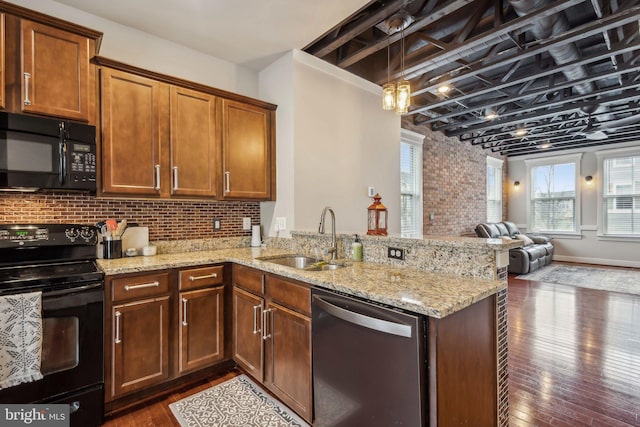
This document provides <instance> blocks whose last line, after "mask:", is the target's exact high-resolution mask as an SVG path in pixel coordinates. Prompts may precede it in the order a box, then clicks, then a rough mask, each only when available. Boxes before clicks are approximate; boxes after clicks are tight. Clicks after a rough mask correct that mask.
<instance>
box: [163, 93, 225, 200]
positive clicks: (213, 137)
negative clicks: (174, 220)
mask: <svg viewBox="0 0 640 427" xmlns="http://www.w3.org/2000/svg"><path fill="white" fill-rule="evenodd" d="M170 117H171V132H170V134H171V137H170V147H171V148H170V152H171V155H170V157H171V194H172V195H185V196H204V197H215V196H216V192H217V189H216V185H217V179H216V175H217V166H218V159H217V157H218V153H217V151H218V144H217V134H216V132H217V124H216V97H215V96H213V95H209V94H206V93H202V92H197V91H194V90H189V89H185V88H181V87H177V86H172V87H171V112H170Z"/></svg>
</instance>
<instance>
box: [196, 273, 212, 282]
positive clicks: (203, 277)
mask: <svg viewBox="0 0 640 427" xmlns="http://www.w3.org/2000/svg"><path fill="white" fill-rule="evenodd" d="M216 277H218V273H211V274H206V275H204V276H189V280H190V281H191V282H195V281H196V280H202V279H215V278H216Z"/></svg>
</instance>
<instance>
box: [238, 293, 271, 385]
mask: <svg viewBox="0 0 640 427" xmlns="http://www.w3.org/2000/svg"><path fill="white" fill-rule="evenodd" d="M263 309H264V299H262V298H260V297H258V296H256V295H253V294H250V293H249V292H245V291H243V290H242V289H238V288H236V287H234V289H233V334H234V336H233V359H234V360H235V361H236V363H238V365H240V366H241V367H242V368H244V369H245V370H246V371H247V373H249V374H250V375H251V376H252V377H254V378H255V379H257V380H258V381H262V380H263V378H264V346H263V343H262V318H263V316H262V313H263Z"/></svg>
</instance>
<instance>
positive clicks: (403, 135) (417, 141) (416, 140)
mask: <svg viewBox="0 0 640 427" xmlns="http://www.w3.org/2000/svg"><path fill="white" fill-rule="evenodd" d="M424 138H425V136H424V135H422V134H420V133H417V132H413V131H410V130H408V129H403V128H401V129H400V145H401V146H402V144H408V145H411V146H413V147H414V148H415V149H416V150H417V151H418V152H417V157H418V159H420V161H419V162H418V165H417V170H416V171H415V172H416V173H415V177H414V178H415V180H416V182H415V184H416V188H417V190H418V192H417V194H414V196H415V206H414V212H413V215H414V218H415V229H416V231H415V235H414V236H406V235H402V237H409V238H411V237H418V238H419V237H422V235H423V234H424V230H423V200H424V194H423V193H424V182H423V178H422V176H423V174H422V168H423V161H422V159H423V145H424ZM400 162H401V163H402V154H401V155H400ZM401 169H402V166H401ZM404 194H406V193H403V191H402V177H401V178H400V198H401V199H402V196H403V195H404ZM400 209H401V212H400V221H401V224H400V232H401V234H402V214H403V212H402V200H400Z"/></svg>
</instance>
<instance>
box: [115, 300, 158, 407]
mask: <svg viewBox="0 0 640 427" xmlns="http://www.w3.org/2000/svg"><path fill="white" fill-rule="evenodd" d="M112 318H113V325H112V328H113V336H112V337H111V340H112V341H111V342H112V345H111V348H112V367H111V375H112V378H111V390H106V393H107V394H108V396H107V397H108V398H115V397H120V396H121V395H124V394H127V393H129V392H132V391H135V390H138V389H141V388H145V387H149V386H151V385H154V384H157V383H160V382H162V381H164V380H166V379H167V378H169V296H164V297H159V298H154V299H148V300H143V301H136V302H132V303H129V304H123V305H116V306H113V309H112Z"/></svg>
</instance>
